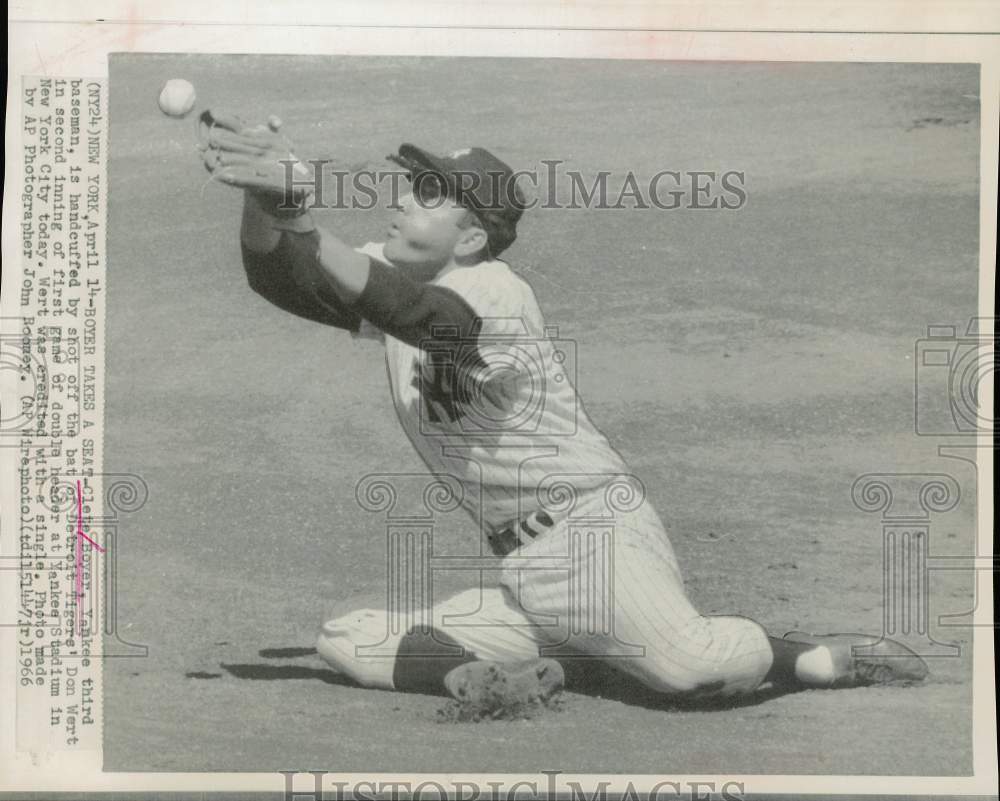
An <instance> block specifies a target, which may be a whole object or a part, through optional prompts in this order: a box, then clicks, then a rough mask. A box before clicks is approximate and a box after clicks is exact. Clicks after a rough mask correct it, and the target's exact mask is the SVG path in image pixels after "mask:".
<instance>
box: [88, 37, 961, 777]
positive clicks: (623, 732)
mask: <svg viewBox="0 0 1000 801" xmlns="http://www.w3.org/2000/svg"><path fill="white" fill-rule="evenodd" d="M170 77H185V78H188V79H189V80H191V81H192V82H193V83H194V84H195V85H196V87H197V88H198V90H199V95H200V97H199V104H200V107H205V106H210V107H213V108H226V109H231V110H236V111H239V112H240V113H241V114H242V115H243V116H244V117H245V118H247V119H263V118H264V117H266V115H267V114H270V113H277V114H279V115H280V116H281V117H282V118H283V119H284V120H285V125H286V130H287V132H288V133H289V135H290V136H291V137H292V138H293V139H294V140H295V142H296V146H297V151H298V152H299V154H300V155H302V156H308V157H317V158H319V157H326V158H332V159H334V160H335V161H336V163H338V164H341V165H344V166H345V167H354V168H356V167H358V166H361V165H372V166H375V167H377V168H380V167H382V166H383V165H384V163H383V162H382V158H383V156H384V155H385V154H387V153H390V152H393V151H394V150H395V148H396V147H397V146H398V145H399V143H400V142H403V141H412V142H416V143H418V144H421V145H423V146H425V147H427V148H429V149H431V150H437V151H439V152H442V151H444V152H447V151H450V150H453V149H455V148H457V147H462V146H467V145H474V144H481V145H484V146H487V147H489V148H491V149H493V150H494V151H495V152H496V153H497V154H498V155H500V156H501V157H502V158H504V159H505V160H507V161H508V162H509V163H511V164H513V165H515V166H517V167H536V168H537V167H538V166H539V164H540V161H541V160H542V159H553V158H558V159H564V160H565V161H566V164H567V167H568V168H571V169H579V170H581V171H584V172H585V173H588V174H594V173H596V172H597V171H598V170H608V171H611V173H612V176H613V178H618V179H620V178H621V177H622V176H623V175H624V173H625V172H626V171H627V170H633V171H634V172H635V173H636V174H637V175H640V176H650V175H652V174H653V173H655V172H656V171H658V170H661V169H675V170H698V169H703V170H717V171H720V172H721V171H725V170H729V169H733V170H742V171H744V172H745V173H746V187H747V193H748V200H747V203H746V205H745V207H744V208H742V209H740V210H739V211H699V210H676V211H668V212H666V211H658V210H647V211H638V210H632V211H628V210H626V211H622V210H619V211H611V210H603V211H602V210H591V211H582V210H555V209H551V210H538V211H537V212H534V213H530V214H529V215H527V216H526V217H525V219H524V221H523V224H522V225H521V227H520V229H519V239H518V241H517V243H516V244H515V245H514V247H513V248H511V250H510V251H509V252H508V256H509V260H510V262H511V264H512V266H514V267H515V269H519V270H522V271H523V272H524V275H525V277H526V278H528V280H530V281H531V283H532V284H533V286H534V288H535V291H536V293H537V295H538V297H539V300H540V302H541V305H542V308H543V309H544V310H545V312H546V317H547V320H548V322H549V323H551V324H555V325H558V326H559V333H560V335H561V336H563V337H567V338H571V339H573V340H575V342H576V345H577V351H578V376H577V385H578V389H579V390H580V393H581V395H582V397H583V399H584V402H585V404H586V408H587V411H588V412H589V414H590V415H591V417H592V418H593V420H594V421H595V422H596V423H597V425H598V426H599V427H600V428H601V429H602V430H603V431H604V432H605V433H606V434H607V435H608V436H609V438H610V439H611V441H612V442H613V443H614V444H615V446H616V447H617V448H618V449H619V450H620V451H621V453H622V454H623V455H624V456H625V457H626V458H627V459H628V461H629V463H630V465H631V466H632V468H633V470H634V471H635V472H636V473H638V474H639V475H640V476H641V477H642V479H643V481H644V482H645V484H646V486H647V488H648V491H649V494H650V496H651V499H652V501H653V503H654V504H655V506H656V508H657V509H658V510H659V511H660V514H661V517H662V518H663V519H664V521H665V522H666V523H667V524H668V526H669V528H670V531H671V537H672V540H673V544H674V547H675V549H676V551H677V553H678V556H679V558H680V561H681V565H682V568H683V570H684V572H685V577H686V580H687V587H688V590H689V593H690V595H691V597H692V599H693V600H694V602H695V603H696V605H697V606H698V607H699V608H700V609H702V610H703V611H704V612H706V613H721V612H735V613H739V614H743V615H747V616H749V617H753V618H755V619H757V620H759V621H761V622H762V623H764V624H765V625H766V626H767V627H768V628H769V629H770V630H772V631H775V632H778V633H781V632H783V631H784V630H786V629H790V628H797V627H804V628H808V629H812V630H815V631H827V630H829V631H838V630H840V631H843V630H869V631H874V632H878V631H880V630H881V614H882V583H881V581H882V580H881V569H882V562H881V553H882V551H881V527H880V522H879V517H878V515H872V514H866V513H863V512H861V511H859V510H858V509H857V508H856V507H855V506H854V505H853V504H852V501H851V496H850V490H851V485H852V482H853V481H854V480H855V478H857V477H858V476H859V475H861V474H864V473H869V472H890V473H922V472H937V473H950V474H952V475H954V476H955V478H956V479H957V480H958V481H959V482H960V483H961V485H962V487H963V491H964V494H963V498H962V501H961V503H960V504H959V505H958V506H957V507H956V508H955V509H954V510H952V511H951V512H948V513H947V514H945V515H940V516H938V517H935V518H934V521H933V529H932V531H933V539H932V545H931V548H932V551H934V552H935V553H940V554H952V555H960V554H971V553H972V552H973V534H974V502H975V492H974V487H975V483H974V475H973V473H972V468H971V466H970V465H968V464H965V463H963V462H959V461H955V460H947V459H942V458H941V457H939V456H938V455H937V444H938V442H937V441H936V440H932V439H927V438H922V437H917V436H915V435H914V433H913V430H914V426H913V382H914V366H913V353H914V342H915V340H917V339H918V338H920V337H921V336H923V335H924V334H925V333H926V328H927V326H928V324H953V325H960V326H964V324H965V322H966V321H967V320H968V318H969V317H971V316H973V315H974V314H975V312H976V282H977V253H978V152H979V139H978V130H979V104H978V97H977V95H978V93H979V87H978V75H977V72H976V70H975V68H974V67H971V66H968V67H967V66H963V65H893V64H879V65H862V64H842V65H824V64H743V63H733V64H727V63H657V62H624V61H615V62H610V61H609V62H598V61H589V62H560V61H541V60H509V61H507V60H470V59H462V60H458V59H387V58H356V59H355V58H351V59H346V58H341V59H329V60H327V59H318V58H291V57H289V58H269V59H263V58H253V57H246V58H244V57H221V58H205V57H197V58H195V57H183V56H148V57H120V58H116V59H115V60H114V61H113V63H112V69H111V107H110V113H111V126H112V127H111V136H110V148H111V167H110V171H111V174H110V178H111V195H110V225H111V233H110V237H109V251H110V256H109V267H108V302H109V314H108V328H107V333H108V348H107V370H108V379H107V427H106V441H105V449H106V450H105V461H106V464H105V469H106V470H107V471H109V472H132V473H137V474H140V475H141V476H143V478H144V479H145V480H146V481H147V483H148V485H149V487H150V498H149V501H148V503H147V505H146V506H145V507H144V508H143V509H142V510H141V511H140V512H138V513H137V514H135V515H133V516H130V517H129V518H128V519H127V521H125V525H123V527H122V544H121V551H120V554H119V562H118V567H119V572H120V592H119V599H118V603H119V617H120V627H121V635H122V637H124V638H125V639H127V640H130V641H132V642H138V643H144V644H147V645H148V646H149V655H148V658H145V659H109V660H107V665H106V669H105V685H104V687H105V768H106V769H107V770H116V771H117V770H133V771H139V770H141V771H177V770H188V771H208V770H238V771H243V770H262V771H267V770H278V769H297V768H301V769H306V768H308V769H327V770H331V771H367V772H371V771H382V772H409V771H428V772H429V771H433V772H466V773H468V772H508V773H515V772H529V771H537V770H541V769H559V770H563V771H568V772H594V771H615V772H628V773H640V774H651V773H691V774H708V773H808V774H816V773H832V774H850V773H870V774H893V775H906V774H924V775H935V774H965V773H969V772H971V769H972V761H971V709H972V707H971V686H970V679H971V661H970V650H971V649H969V648H968V647H967V646H968V644H969V635H970V631H969V630H968V629H962V628H953V629H948V630H942V631H937V630H935V634H936V636H937V637H938V639H941V640H950V641H956V642H958V643H959V644H961V645H963V646H966V647H963V649H962V656H961V657H959V658H952V659H939V660H935V662H934V664H933V665H932V670H933V677H932V680H931V681H929V682H928V683H927V684H926V685H925V686H922V687H919V688H914V689H863V690H853V691H839V692H834V691H813V692H805V693H799V694H796V695H790V696H785V697H781V698H776V699H770V700H764V701H761V702H760V703H757V704H750V705H747V706H742V707H740V708H737V709H731V710H725V711H692V710H687V711H681V710H674V709H664V708H663V705H662V703H658V702H657V700H656V699H653V698H650V697H648V696H647V695H644V694H642V693H638V692H630V691H627V690H622V691H619V692H616V691H615V690H614V689H613V688H611V689H607V688H606V689H605V690H604V691H602V692H601V693H600V694H598V693H597V692H596V691H594V690H592V689H590V690H587V686H585V685H586V682H584V683H583V684H581V685H578V686H577V687H576V688H577V689H578V690H587V691H586V692H571V693H570V694H569V697H568V703H567V705H566V708H565V710H564V711H562V712H560V713H553V714H551V715H547V716H545V717H541V718H538V719H535V720H532V721H527V722H519V723H495V724H488V725H487V724H480V725H474V724H462V725H442V724H439V723H437V722H436V719H435V711H436V709H437V707H438V706H439V705H440V703H441V699H439V698H435V697H431V696H424V695H403V694H393V693H384V692H378V691H372V690H364V689H360V688H357V687H354V686H351V685H350V683H349V682H348V681H347V680H346V679H343V678H342V677H340V676H338V675H337V674H335V673H333V672H332V671H330V670H328V669H327V668H326V667H325V666H324V665H323V663H322V662H320V661H319V660H318V659H317V658H316V657H315V656H311V655H308V654H306V655H301V656H296V655H295V654H298V653H300V651H298V650H295V649H303V648H308V647H309V646H311V645H312V642H313V639H314V634H315V631H316V629H317V627H318V625H319V623H320V622H321V621H322V620H323V619H324V615H325V614H326V612H327V611H328V610H329V609H330V607H332V606H334V605H338V604H343V603H344V602H350V600H351V599H352V598H355V597H358V596H361V595H365V594H370V593H371V592H372V591H373V590H377V589H378V588H379V587H381V586H382V584H383V582H384V536H383V535H382V534H381V533H380V524H379V521H378V520H377V519H373V517H372V516H371V515H370V514H369V513H367V512H364V511H363V510H362V509H361V508H360V507H359V506H358V505H357V503H356V502H355V500H354V486H355V484H356V482H357V481H358V480H359V479H360V478H361V477H362V476H363V475H365V474H368V473H378V472H400V471H412V472H419V471H420V469H421V465H420V464H419V462H418V460H417V457H416V455H415V454H414V453H413V452H412V450H411V448H410V446H409V444H408V443H407V442H406V440H405V438H404V435H403V433H402V431H401V430H400V429H399V426H398V423H397V421H396V418H395V414H394V412H393V409H392V407H391V403H390V399H389V394H388V391H387V386H386V380H385V369H384V364H383V360H382V354H381V351H380V349H379V348H378V347H377V346H375V345H372V344H370V343H355V342H352V341H351V340H350V338H349V337H347V336H346V335H344V334H343V333H341V332H338V331H335V330H333V329H329V328H324V327H322V326H319V325H316V324H312V323H309V322H306V321H303V320H299V319H296V318H294V317H291V316H289V315H287V314H285V313H283V312H281V311H279V310H277V309H275V308H273V307H271V306H269V305H268V304H266V303H265V302H264V301H262V300H261V299H260V298H258V297H257V296H256V295H254V294H253V293H252V292H251V291H250V290H249V288H248V287H247V286H246V282H245V280H244V278H243V275H242V270H241V267H240V262H239V248H238V238H237V227H238V216H239V208H240V202H241V201H240V197H239V195H238V194H237V193H235V192H232V191H230V190H227V189H225V188H223V187H220V186H216V185H209V186H206V185H205V178H206V175H205V173H204V171H203V169H202V167H201V165H200V162H199V160H198V159H197V157H196V153H195V151H194V147H193V142H194V137H193V123H192V122H191V121H190V120H185V121H175V120H170V119H167V118H166V117H164V116H162V115H161V114H160V113H159V111H158V110H157V108H156V104H155V98H156V95H157V92H158V91H159V86H160V84H161V83H162V81H164V80H165V79H167V78H170ZM387 217H388V212H387V211H385V210H384V209H383V210H381V211H372V212H367V213H363V212H349V211H340V212H329V213H326V214H324V215H323V222H325V223H327V224H329V225H330V226H331V227H333V228H334V229H335V230H337V231H338V232H339V233H341V235H342V236H343V237H344V238H345V239H346V240H347V241H349V242H352V243H357V244H361V243H362V242H365V241H368V240H371V239H377V238H378V237H379V233H380V231H381V230H382V229H383V227H384V225H385V221H386V219H387ZM449 525H452V526H453V527H454V529H453V531H452V535H453V536H454V537H455V538H456V541H459V542H463V541H464V542H466V543H468V547H469V549H470V550H475V545H474V543H475V537H476V536H477V535H476V533H475V532H474V531H472V527H471V526H468V525H466V526H464V527H463V526H462V525H460V524H458V523H449ZM931 590H932V597H931V607H932V611H933V612H934V613H935V614H945V613H956V612H962V611H965V610H967V609H970V608H972V606H973V605H974V598H973V585H972V576H971V574H969V573H966V572H961V571H955V572H951V573H949V574H948V575H947V576H935V577H933V579H932V584H931ZM198 676H203V677H206V678H198ZM590 684H591V685H592V684H593V682H590ZM571 689H573V688H571ZM600 695H604V696H607V697H603V698H602V697H600Z"/></svg>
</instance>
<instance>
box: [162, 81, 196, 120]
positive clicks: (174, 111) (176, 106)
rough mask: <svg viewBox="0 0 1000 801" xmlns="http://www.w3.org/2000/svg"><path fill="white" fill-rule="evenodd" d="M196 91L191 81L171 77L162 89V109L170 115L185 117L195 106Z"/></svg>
mask: <svg viewBox="0 0 1000 801" xmlns="http://www.w3.org/2000/svg"><path fill="white" fill-rule="evenodd" d="M194 101H195V93H194V87H193V86H192V85H191V82H190V81H185V80H184V79H183V78H171V79H170V80H169V81H167V82H166V83H165V84H163V89H161V90H160V99H159V101H158V102H159V104H160V111H162V112H163V113H164V114H166V115H167V116H168V117H183V116H184V115H185V114H187V113H188V112H189V111H190V110H191V109H193V108H194Z"/></svg>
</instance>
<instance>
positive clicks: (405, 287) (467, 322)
mask: <svg viewBox="0 0 1000 801" xmlns="http://www.w3.org/2000/svg"><path fill="white" fill-rule="evenodd" d="M369 263H370V270H369V273H368V283H367V284H365V288H364V291H362V293H361V295H360V296H359V297H358V299H357V300H356V301H355V302H354V307H355V308H356V309H357V310H358V311H359V312H361V314H362V315H363V316H364V318H365V319H366V320H368V321H369V322H371V323H372V324H374V325H376V326H377V327H378V328H380V329H382V330H383V331H384V332H385V333H387V334H388V335H389V336H392V337H395V338H396V339H399V340H401V341H402V342H405V343H406V344H407V345H411V346H413V347H416V348H420V349H421V350H422V351H423V352H424V353H425V354H426V357H425V359H424V360H423V362H422V363H421V364H420V366H419V367H418V378H416V379H415V380H416V381H417V385H418V386H419V388H420V392H421V395H422V396H423V398H424V400H425V402H426V404H427V411H426V414H427V415H428V417H429V418H430V420H431V421H432V422H434V421H438V422H441V421H443V420H445V419H450V420H453V421H454V420H457V419H458V418H459V417H462V416H464V415H465V414H466V412H467V410H468V408H469V407H470V406H474V407H476V408H485V407H484V402H485V401H486V400H490V402H491V403H494V405H495V404H496V400H495V399H492V398H491V395H492V392H491V387H490V386H489V385H488V384H486V383H484V382H483V376H484V375H485V374H487V373H488V369H487V364H486V362H485V361H484V360H483V357H482V353H481V352H480V344H481V343H480V341H479V334H480V332H481V328H482V320H481V318H480V317H479V316H477V315H476V313H475V311H474V310H473V308H472V307H471V306H470V305H469V303H468V302H467V301H466V300H465V299H464V298H463V297H462V296H461V295H459V294H458V293H457V292H455V291H454V290H453V289H448V288H447V287H442V286H437V285H435V284H425V283H422V282H419V281H414V280H413V279H412V278H409V277H407V276H406V275H405V274H404V273H402V272H401V271H400V270H397V269H394V268H392V267H388V266H386V265H385V264H382V263H381V262H379V261H376V260H375V259H370V260H369Z"/></svg>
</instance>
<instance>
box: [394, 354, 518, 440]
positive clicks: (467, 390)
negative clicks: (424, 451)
mask: <svg viewBox="0 0 1000 801" xmlns="http://www.w3.org/2000/svg"><path fill="white" fill-rule="evenodd" d="M487 376H489V378H488V379H487V378H486V377H487ZM514 379H516V374H515V373H513V372H511V371H510V370H503V369H500V370H493V371H490V370H489V368H488V367H487V364H486V362H484V361H483V359H482V357H481V356H480V355H479V352H478V350H477V349H476V347H475V345H472V346H470V347H467V348H447V349H442V350H427V351H425V352H424V358H423V359H420V358H414V360H413V367H412V378H411V379H410V385H411V386H412V387H413V388H414V389H416V390H417V392H418V393H419V394H420V399H421V402H422V405H423V416H424V420H425V421H426V422H428V423H431V424H433V425H447V424H449V423H456V422H458V421H459V420H460V419H462V418H465V419H467V420H468V421H469V424H470V425H471V428H472V429H473V430H475V429H483V430H485V431H495V430H499V429H502V428H504V426H503V425H502V422H503V421H504V420H506V419H507V418H508V417H509V415H510V411H509V410H510V406H511V403H513V401H514ZM498 424H499V425H498Z"/></svg>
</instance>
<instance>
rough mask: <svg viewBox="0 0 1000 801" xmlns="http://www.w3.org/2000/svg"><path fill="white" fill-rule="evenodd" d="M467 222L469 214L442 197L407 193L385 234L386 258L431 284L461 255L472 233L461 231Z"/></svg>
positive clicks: (425, 191)
mask: <svg viewBox="0 0 1000 801" xmlns="http://www.w3.org/2000/svg"><path fill="white" fill-rule="evenodd" d="M417 189H418V190H420V184H418V186H417ZM465 218H466V210H465V209H464V208H463V207H461V206H459V205H458V204H456V203H455V202H454V201H452V200H451V199H449V198H447V197H444V196H442V195H441V194H440V193H435V192H434V191H433V190H430V191H427V190H424V191H415V192H408V193H406V194H405V195H403V197H401V198H400V203H399V208H398V209H397V211H396V213H395V214H394V215H393V218H392V221H391V223H390V225H389V228H388V230H387V231H386V240H385V250H384V253H385V257H386V258H387V259H389V260H390V261H391V262H392V263H393V264H395V265H397V266H399V267H404V268H407V269H409V270H411V271H412V272H414V273H416V274H417V276H418V277H419V278H421V279H422V280H429V279H430V278H433V277H434V276H435V275H436V274H437V273H438V271H439V270H441V268H442V267H444V266H445V265H446V264H448V263H449V262H450V261H451V260H452V258H454V257H455V255H456V253H458V252H460V251H461V249H462V248H461V243H462V242H463V240H464V239H465V238H467V237H468V231H469V229H468V228H467V227H465V228H463V227H462V221H463V220H464V219H465Z"/></svg>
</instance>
